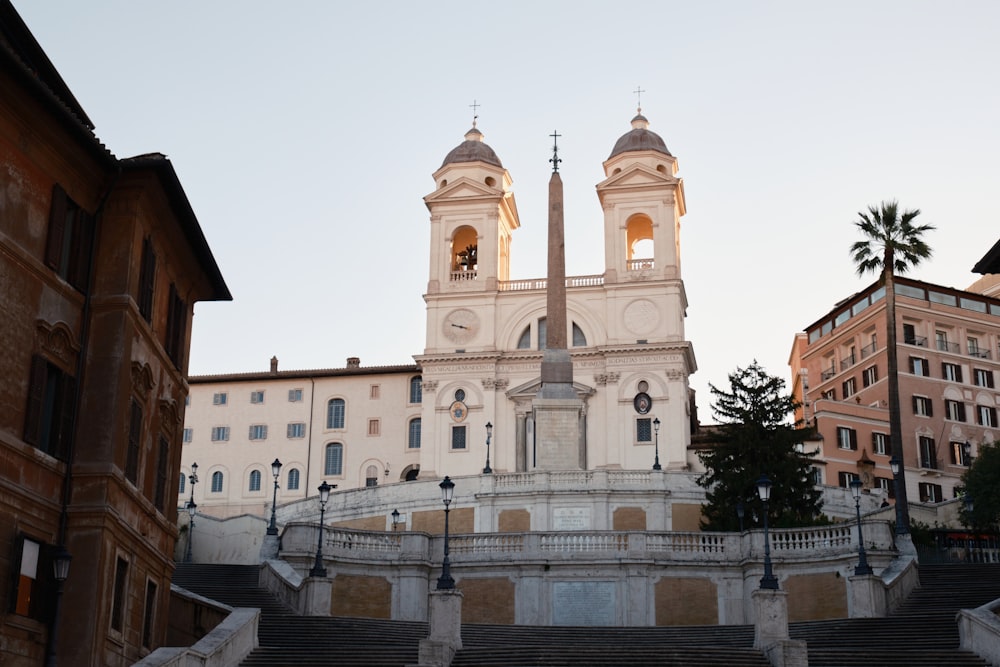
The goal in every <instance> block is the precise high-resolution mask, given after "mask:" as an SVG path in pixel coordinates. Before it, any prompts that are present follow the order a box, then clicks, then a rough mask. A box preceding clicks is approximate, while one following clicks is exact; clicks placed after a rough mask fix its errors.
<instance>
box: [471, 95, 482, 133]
mask: <svg viewBox="0 0 1000 667" xmlns="http://www.w3.org/2000/svg"><path fill="white" fill-rule="evenodd" d="M469 106H470V107H472V127H475V126H476V121H477V120H479V113H478V111H479V107H481V106H482V105H481V104H476V100H472V104H470V105H469Z"/></svg>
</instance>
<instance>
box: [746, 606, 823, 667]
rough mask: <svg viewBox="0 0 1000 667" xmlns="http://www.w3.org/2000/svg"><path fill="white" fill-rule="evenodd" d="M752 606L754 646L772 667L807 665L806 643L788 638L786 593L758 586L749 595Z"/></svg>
mask: <svg viewBox="0 0 1000 667" xmlns="http://www.w3.org/2000/svg"><path fill="white" fill-rule="evenodd" d="M750 597H751V598H752V599H753V607H754V638H753V647H754V648H756V649H760V650H761V651H763V652H764V655H765V656H766V657H767V659H768V662H770V663H771V665H772V667H809V657H808V652H807V651H806V643H805V642H803V641H792V640H791V639H789V637H788V593H786V592H785V591H781V590H777V591H775V590H765V589H763V588H758V589H757V590H755V591H754V592H753V593H751V594H750Z"/></svg>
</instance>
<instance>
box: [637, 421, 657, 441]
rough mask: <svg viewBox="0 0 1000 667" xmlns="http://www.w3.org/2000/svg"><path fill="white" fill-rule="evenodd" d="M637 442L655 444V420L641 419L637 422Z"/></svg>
mask: <svg viewBox="0 0 1000 667" xmlns="http://www.w3.org/2000/svg"><path fill="white" fill-rule="evenodd" d="M635 441H636V442H653V420H652V419H650V418H649V417H641V418H639V419H636V420H635Z"/></svg>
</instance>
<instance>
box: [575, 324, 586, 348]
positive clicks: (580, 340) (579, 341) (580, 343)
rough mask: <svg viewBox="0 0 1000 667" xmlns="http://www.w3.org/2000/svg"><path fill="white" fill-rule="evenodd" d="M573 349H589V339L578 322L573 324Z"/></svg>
mask: <svg viewBox="0 0 1000 667" xmlns="http://www.w3.org/2000/svg"><path fill="white" fill-rule="evenodd" d="M573 347H587V337H586V336H585V335H584V334H583V329H581V328H580V327H579V326H577V324H576V322H573Z"/></svg>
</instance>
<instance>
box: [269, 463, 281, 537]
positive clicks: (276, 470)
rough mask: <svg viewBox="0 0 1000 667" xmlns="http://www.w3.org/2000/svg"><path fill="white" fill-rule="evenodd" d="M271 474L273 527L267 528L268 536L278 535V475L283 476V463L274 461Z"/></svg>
mask: <svg viewBox="0 0 1000 667" xmlns="http://www.w3.org/2000/svg"><path fill="white" fill-rule="evenodd" d="M271 474H272V475H274V494H273V495H272V496H271V525H270V526H268V527H267V534H268V535H277V534H278V524H277V523H275V520H274V511H275V506H276V505H277V504H278V475H280V474H281V461H279V460H278V459H274V463H272V464H271Z"/></svg>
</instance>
